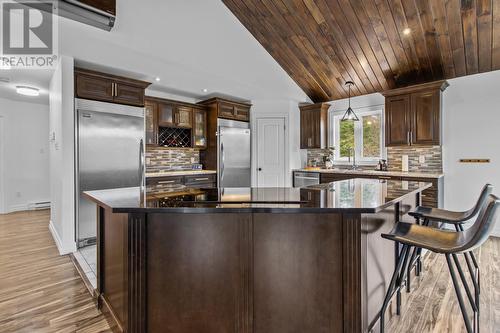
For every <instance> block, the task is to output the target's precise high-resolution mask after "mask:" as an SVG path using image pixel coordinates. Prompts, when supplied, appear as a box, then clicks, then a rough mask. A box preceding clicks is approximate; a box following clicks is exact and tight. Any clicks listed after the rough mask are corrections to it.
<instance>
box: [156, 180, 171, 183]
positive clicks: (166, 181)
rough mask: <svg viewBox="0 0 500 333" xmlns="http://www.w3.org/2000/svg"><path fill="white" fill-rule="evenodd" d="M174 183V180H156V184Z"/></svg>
mask: <svg viewBox="0 0 500 333" xmlns="http://www.w3.org/2000/svg"><path fill="white" fill-rule="evenodd" d="M172 183H175V180H163V181H160V182H158V184H172Z"/></svg>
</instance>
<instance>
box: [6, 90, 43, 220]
mask: <svg viewBox="0 0 500 333" xmlns="http://www.w3.org/2000/svg"><path fill="white" fill-rule="evenodd" d="M26 99H27V100H28V99H29V97H26ZM0 117H2V118H3V121H2V122H3V126H2V127H3V128H0V130H1V131H2V133H0V140H2V142H0V146H3V147H1V148H0V149H2V150H3V154H2V156H0V157H1V158H2V161H1V164H0V182H1V188H0V191H2V192H3V193H2V195H0V199H1V198H3V204H0V209H2V207H3V211H1V210H0V213H8V212H13V211H19V210H26V209H28V208H29V204H30V203H33V202H43V201H49V200H50V191H49V143H48V133H49V106H48V105H44V104H36V103H29V102H19V101H13V100H9V99H5V98H1V97H0ZM2 180H3V182H2Z"/></svg>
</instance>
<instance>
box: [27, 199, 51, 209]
mask: <svg viewBox="0 0 500 333" xmlns="http://www.w3.org/2000/svg"><path fill="white" fill-rule="evenodd" d="M48 208H50V201H39V202H30V203H29V204H28V209H29V210H40V209H48Z"/></svg>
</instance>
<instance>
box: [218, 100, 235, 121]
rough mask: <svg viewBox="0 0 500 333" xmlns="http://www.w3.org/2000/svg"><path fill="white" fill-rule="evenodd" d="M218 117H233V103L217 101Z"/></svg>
mask: <svg viewBox="0 0 500 333" xmlns="http://www.w3.org/2000/svg"><path fill="white" fill-rule="evenodd" d="M218 113H219V117H221V118H227V119H234V105H232V104H230V103H224V102H219V112H218Z"/></svg>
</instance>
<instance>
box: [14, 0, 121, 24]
mask: <svg viewBox="0 0 500 333" xmlns="http://www.w3.org/2000/svg"><path fill="white" fill-rule="evenodd" d="M18 1H19V0H18ZM21 3H23V4H25V5H27V6H30V2H22V1H21ZM56 4H57V5H56V6H57V14H58V15H59V16H62V17H66V18H68V19H70V20H74V21H78V22H82V23H85V24H88V25H91V26H94V27H97V28H100V29H103V30H106V31H110V30H111V29H112V28H113V26H114V25H115V19H116V17H115V15H113V14H111V13H108V12H105V11H103V10H100V9H99V8H95V7H93V6H90V5H87V4H85V3H83V2H82V1H78V0H59V1H56ZM32 7H33V8H37V9H40V10H43V11H46V12H50V13H52V12H53V10H52V8H51V3H50V2H42V1H40V3H34V4H33V5H32Z"/></svg>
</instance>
